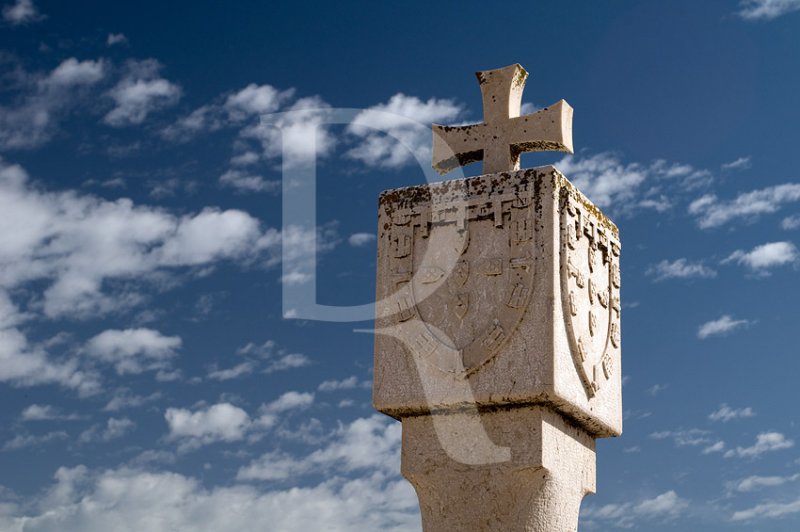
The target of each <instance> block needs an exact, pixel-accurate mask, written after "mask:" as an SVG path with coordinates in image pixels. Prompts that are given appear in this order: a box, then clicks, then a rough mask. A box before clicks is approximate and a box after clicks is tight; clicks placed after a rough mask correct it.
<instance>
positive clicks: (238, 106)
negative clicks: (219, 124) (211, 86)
mask: <svg viewBox="0 0 800 532" xmlns="http://www.w3.org/2000/svg"><path fill="white" fill-rule="evenodd" d="M293 94H294V91H293V90H291V89H290V90H286V91H280V90H278V89H276V88H275V87H273V86H271V85H256V84H255V83H251V84H250V85H248V86H247V87H245V88H243V89H242V90H240V91H239V92H235V93H233V94H231V95H229V96H228V97H227V98H226V99H225V103H224V105H223V107H224V109H225V110H226V111H227V112H228V116H229V118H230V119H231V120H233V121H235V122H240V121H242V120H245V119H247V118H250V117H253V116H259V115H262V114H264V113H272V112H275V111H277V110H278V108H279V107H280V105H281V104H282V103H283V102H285V101H286V100H287V99H288V98H290V97H291V96H292V95H293Z"/></svg>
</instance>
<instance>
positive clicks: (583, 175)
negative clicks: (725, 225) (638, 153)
mask: <svg viewBox="0 0 800 532" xmlns="http://www.w3.org/2000/svg"><path fill="white" fill-rule="evenodd" d="M555 166H556V167H557V168H558V169H559V170H560V171H561V172H562V173H563V174H564V175H565V176H567V178H569V180H570V181H571V182H572V183H573V184H575V186H577V187H578V188H579V189H580V190H581V191H582V192H583V193H584V194H586V196H587V197H588V198H589V199H590V200H592V201H593V202H594V203H595V204H596V205H597V206H598V207H601V208H610V209H615V210H619V211H625V212H632V211H635V210H637V209H653V210H655V211H657V212H663V211H666V210H668V209H670V208H671V207H672V203H673V201H674V198H675V197H676V196H677V194H678V193H679V192H680V191H685V190H694V189H697V188H701V187H705V186H707V185H708V184H709V183H710V182H711V180H712V177H711V174H710V173H709V172H708V171H706V170H698V169H696V168H694V167H692V166H691V165H688V164H680V163H668V162H667V161H664V160H660V159H659V160H656V161H654V162H652V163H651V164H650V165H643V164H639V163H629V164H625V163H623V162H622V161H621V160H620V158H619V157H618V156H617V155H616V154H614V153H610V152H603V153H598V154H595V155H592V156H590V157H581V156H577V155H568V156H566V157H564V158H563V159H562V160H561V161H559V162H558V163H556V165H555ZM669 198H673V200H670V199H669Z"/></svg>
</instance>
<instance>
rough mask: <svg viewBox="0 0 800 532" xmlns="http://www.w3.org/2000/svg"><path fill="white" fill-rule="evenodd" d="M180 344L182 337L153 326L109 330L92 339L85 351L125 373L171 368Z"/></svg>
mask: <svg viewBox="0 0 800 532" xmlns="http://www.w3.org/2000/svg"><path fill="white" fill-rule="evenodd" d="M181 344H182V341H181V339H180V337H178V336H165V335H163V334H161V333H160V332H159V331H156V330H153V329H146V328H140V329H125V330H116V329H109V330H107V331H103V332H101V333H100V334H98V335H97V336H94V337H93V338H91V339H90V340H89V341H88V342H87V343H86V352H87V353H88V354H89V355H90V356H91V357H93V358H95V359H97V360H100V361H102V362H105V363H107V364H111V365H113V366H114V368H115V369H116V371H117V374H119V375H124V374H126V373H142V372H143V371H146V370H159V369H165V368H167V367H169V361H170V359H171V358H173V357H175V356H176V355H177V353H176V351H177V349H179V348H180V347H181Z"/></svg>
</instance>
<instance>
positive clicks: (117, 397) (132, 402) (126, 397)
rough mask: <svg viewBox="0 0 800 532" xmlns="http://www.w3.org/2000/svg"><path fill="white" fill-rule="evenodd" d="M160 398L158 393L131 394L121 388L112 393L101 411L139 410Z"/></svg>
mask: <svg viewBox="0 0 800 532" xmlns="http://www.w3.org/2000/svg"><path fill="white" fill-rule="evenodd" d="M160 398H161V393H160V392H153V393H151V394H150V395H136V394H132V393H131V391H130V390H128V389H127V388H121V389H119V390H117V391H116V392H115V393H114V396H113V397H112V398H111V399H110V400H109V401H108V403H106V406H105V407H103V410H104V411H106V412H116V411H118V410H124V409H126V408H139V407H140V406H143V405H145V404H148V403H152V402H153V401H157V400H158V399H160Z"/></svg>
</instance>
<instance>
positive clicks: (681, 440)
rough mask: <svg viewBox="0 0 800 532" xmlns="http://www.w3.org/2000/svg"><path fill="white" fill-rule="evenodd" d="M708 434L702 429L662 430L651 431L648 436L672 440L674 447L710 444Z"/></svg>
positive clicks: (655, 438)
mask: <svg viewBox="0 0 800 532" xmlns="http://www.w3.org/2000/svg"><path fill="white" fill-rule="evenodd" d="M710 434H711V433H710V432H709V431H707V430H703V429H688V430H663V431H660V432H653V433H651V434H650V437H651V438H652V439H654V440H672V441H673V442H674V443H675V446H676V447H697V446H699V445H709V444H711V443H712V441H711V439H710V438H709V435H710Z"/></svg>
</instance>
